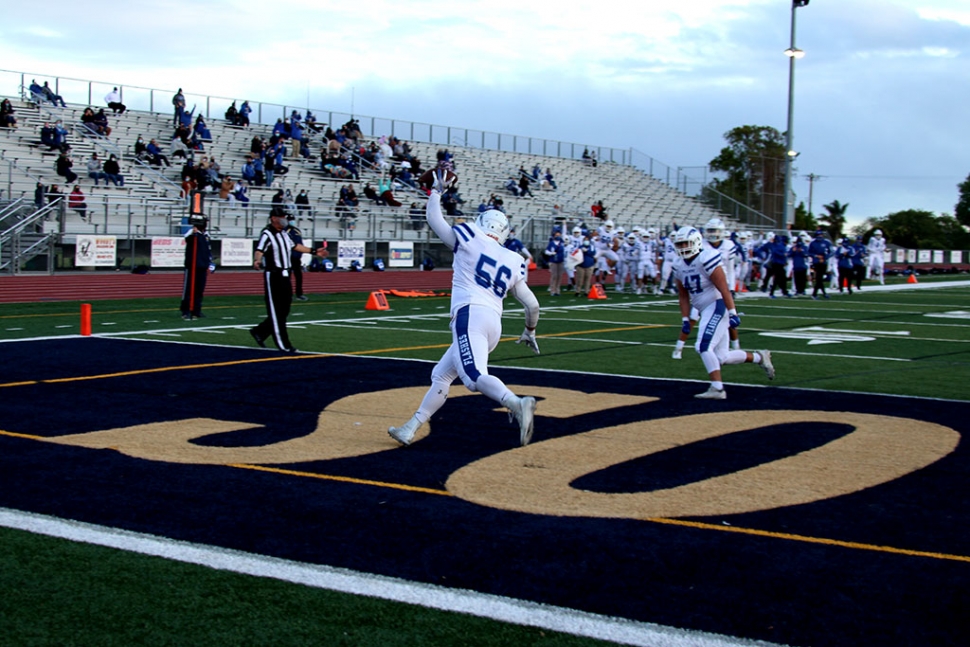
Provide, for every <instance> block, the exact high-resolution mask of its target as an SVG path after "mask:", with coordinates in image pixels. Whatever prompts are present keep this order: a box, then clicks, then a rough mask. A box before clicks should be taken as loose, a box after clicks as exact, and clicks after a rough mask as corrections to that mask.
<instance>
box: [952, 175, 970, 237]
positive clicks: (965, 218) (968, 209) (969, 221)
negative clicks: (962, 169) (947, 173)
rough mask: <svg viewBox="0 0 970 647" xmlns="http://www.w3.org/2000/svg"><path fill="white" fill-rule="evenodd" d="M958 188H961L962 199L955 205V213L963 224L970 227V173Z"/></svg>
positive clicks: (958, 220)
mask: <svg viewBox="0 0 970 647" xmlns="http://www.w3.org/2000/svg"><path fill="white" fill-rule="evenodd" d="M957 188H959V189H960V200H959V201H958V202H957V204H956V206H955V207H953V215H954V216H956V219H957V222H959V223H960V224H961V225H963V226H964V227H970V175H968V176H967V179H966V180H964V181H963V182H961V183H960V184H958V185H957Z"/></svg>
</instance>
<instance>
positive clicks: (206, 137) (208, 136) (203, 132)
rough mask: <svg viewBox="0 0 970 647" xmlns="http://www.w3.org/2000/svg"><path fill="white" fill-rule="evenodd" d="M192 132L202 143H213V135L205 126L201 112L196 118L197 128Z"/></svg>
mask: <svg viewBox="0 0 970 647" xmlns="http://www.w3.org/2000/svg"><path fill="white" fill-rule="evenodd" d="M192 130H193V132H194V133H195V135H196V137H198V138H199V139H200V140H201V141H204V142H211V141H212V133H211V132H209V128H208V127H207V126H206V125H205V119H203V118H202V113H201V112H200V113H199V116H198V117H196V118H195V127H194V128H193V129H192Z"/></svg>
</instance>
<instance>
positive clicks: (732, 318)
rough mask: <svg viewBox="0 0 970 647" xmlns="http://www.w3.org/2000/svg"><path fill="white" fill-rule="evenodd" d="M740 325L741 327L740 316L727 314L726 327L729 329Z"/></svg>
mask: <svg viewBox="0 0 970 647" xmlns="http://www.w3.org/2000/svg"><path fill="white" fill-rule="evenodd" d="M740 325H741V315H739V314H738V313H737V312H733V311H731V312H729V313H728V326H729V327H731V328H737V327H738V326H740Z"/></svg>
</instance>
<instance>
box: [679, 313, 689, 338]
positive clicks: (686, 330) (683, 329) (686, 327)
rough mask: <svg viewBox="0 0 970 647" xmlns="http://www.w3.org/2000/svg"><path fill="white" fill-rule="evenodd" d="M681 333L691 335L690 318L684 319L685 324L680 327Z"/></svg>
mask: <svg viewBox="0 0 970 647" xmlns="http://www.w3.org/2000/svg"><path fill="white" fill-rule="evenodd" d="M680 332H682V333H684V334H685V335H689V334H690V318H688V317H684V323H683V324H682V325H681V326H680Z"/></svg>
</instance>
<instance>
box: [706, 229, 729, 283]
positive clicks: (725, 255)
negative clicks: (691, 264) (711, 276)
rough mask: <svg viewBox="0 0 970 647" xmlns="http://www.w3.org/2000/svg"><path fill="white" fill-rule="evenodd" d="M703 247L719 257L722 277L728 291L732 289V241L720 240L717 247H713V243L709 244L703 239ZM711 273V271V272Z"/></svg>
mask: <svg viewBox="0 0 970 647" xmlns="http://www.w3.org/2000/svg"><path fill="white" fill-rule="evenodd" d="M704 247H706V248H707V249H713V250H714V251H715V252H717V253H718V254H720V255H721V267H723V268H724V277H725V278H726V279H727V284H728V289H729V290H733V289H734V259H733V258H732V256H733V252H734V241H732V240H730V239H727V240H720V241H718V245H717V246H716V247H715V246H714V243H710V242H708V241H707V239H704ZM711 271H713V270H711Z"/></svg>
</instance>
